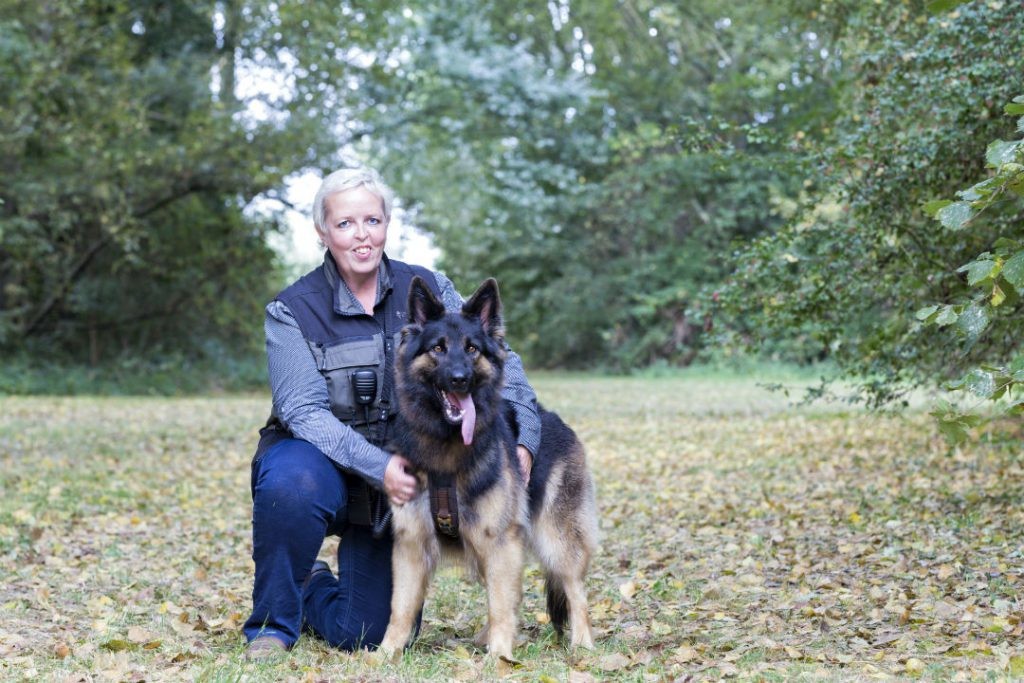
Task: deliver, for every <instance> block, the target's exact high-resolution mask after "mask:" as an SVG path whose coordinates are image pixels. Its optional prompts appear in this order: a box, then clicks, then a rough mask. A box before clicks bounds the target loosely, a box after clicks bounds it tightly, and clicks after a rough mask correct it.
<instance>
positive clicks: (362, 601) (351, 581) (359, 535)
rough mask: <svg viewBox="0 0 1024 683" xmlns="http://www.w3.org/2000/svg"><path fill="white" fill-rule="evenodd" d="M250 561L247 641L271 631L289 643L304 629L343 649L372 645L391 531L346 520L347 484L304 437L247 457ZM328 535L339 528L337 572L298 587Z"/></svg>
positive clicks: (383, 604) (380, 619)
mask: <svg viewBox="0 0 1024 683" xmlns="http://www.w3.org/2000/svg"><path fill="white" fill-rule="evenodd" d="M252 475H253V476H252V486H253V491H252V496H253V504H252V539H253V551H252V559H253V561H254V562H255V563H256V579H255V582H254V584H253V590H252V602H253V609H252V615H251V616H250V617H249V619H248V620H247V621H246V622H245V626H244V627H243V631H244V632H245V637H246V639H247V640H250V641H251V640H252V639H253V638H256V637H258V636H262V635H272V636H274V637H276V638H279V639H281V640H282V641H284V643H285V644H286V645H287V646H288V647H291V646H292V645H293V644H294V643H295V641H296V640H298V638H299V633H300V632H301V631H302V630H303V628H305V629H306V630H308V631H311V632H312V633H314V634H315V635H317V636H319V637H321V638H323V639H324V640H325V641H327V642H328V643H329V644H330V645H332V646H334V647H339V648H342V649H345V650H355V649H357V648H359V647H376V646H377V645H379V644H380V641H381V640H382V639H383V638H384V631H385V629H386V628H387V625H388V619H389V617H390V615H391V535H390V533H388V534H386V535H385V536H384V537H383V538H380V539H375V538H373V535H372V532H371V528H370V527H369V526H350V525H348V523H347V518H348V514H347V509H346V506H347V503H348V489H347V486H346V480H345V477H344V476H343V475H342V473H341V470H339V469H338V468H337V467H336V466H335V465H334V463H333V462H331V460H330V459H328V457H327V456H326V455H324V454H323V453H322V452H321V451H320V450H318V449H317V448H316V447H315V446H313V445H312V444H311V443H309V442H308V441H302V440H300V439H284V440H282V441H280V442H278V443H276V444H275V445H273V446H272V447H271V448H270V449H269V450H267V451H266V452H265V453H264V454H263V455H262V456H259V457H258V458H257V459H256V460H255V461H254V462H253V473H252ZM329 534H339V535H340V536H341V544H340V545H339V547H338V578H337V579H335V578H334V577H333V576H331V575H329V574H327V573H326V572H323V573H320V574H317V576H316V577H315V578H313V579H312V580H310V581H309V582H308V584H307V585H305V586H303V583H304V582H305V581H306V578H307V577H308V576H309V570H310V568H311V567H312V566H313V562H314V560H316V557H317V554H318V553H319V552H320V546H321V545H322V544H323V540H324V538H325V537H326V536H328V535H329Z"/></svg>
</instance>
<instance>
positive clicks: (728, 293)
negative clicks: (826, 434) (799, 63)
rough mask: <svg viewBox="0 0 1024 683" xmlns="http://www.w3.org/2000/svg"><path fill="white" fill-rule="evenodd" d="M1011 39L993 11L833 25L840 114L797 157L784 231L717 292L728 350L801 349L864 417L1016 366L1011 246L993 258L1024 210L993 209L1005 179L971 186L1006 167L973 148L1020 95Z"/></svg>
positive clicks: (855, 17) (998, 132)
mask: <svg viewBox="0 0 1024 683" xmlns="http://www.w3.org/2000/svg"><path fill="white" fill-rule="evenodd" d="M832 16H834V15H828V17H829V18H828V20H829V21H831V20H832V19H831V18H830V17H832ZM822 17H823V21H825V20H826V18H825V15H822ZM822 31H823V32H826V29H824V28H823V29H822ZM1022 33H1024V15H1022V14H1021V13H1020V12H1019V11H1018V8H1017V7H1016V6H1014V5H1013V4H1012V3H1003V2H973V3H968V4H964V5H961V6H959V7H958V8H956V9H955V10H953V11H951V12H946V13H942V14H939V15H937V16H935V17H932V18H928V15H927V14H925V13H923V8H921V7H918V6H915V5H914V4H913V3H910V4H899V5H897V4H894V3H882V4H865V5H858V6H856V7H851V9H850V13H848V14H845V15H844V16H843V17H842V21H839V20H835V24H834V28H833V30H832V34H834V35H836V40H837V41H838V45H839V47H840V49H841V50H842V52H843V53H844V54H845V55H846V60H847V63H846V65H845V66H844V69H845V71H846V73H847V74H849V76H850V81H849V83H848V84H847V85H846V86H845V87H844V89H843V91H842V96H843V100H842V102H841V103H840V105H841V106H840V111H841V113H840V114H838V115H837V117H836V119H835V121H834V123H833V125H832V126H831V128H832V134H831V135H826V136H823V137H822V138H821V139H820V140H818V141H816V142H815V143H814V144H813V146H812V147H811V148H810V149H809V152H813V154H814V156H815V163H816V167H817V171H816V173H814V174H813V175H812V176H810V177H809V178H808V180H807V182H806V191H805V193H804V194H803V196H801V197H800V199H799V207H798V209H797V210H796V212H795V214H794V217H793V219H792V220H791V221H790V222H789V223H788V224H787V225H786V226H785V227H784V228H783V229H781V230H779V231H778V232H777V233H775V234H772V235H771V236H769V237H766V238H764V239H761V240H757V241H755V242H753V243H751V244H750V245H747V246H745V247H744V248H743V249H742V250H740V251H739V253H738V254H737V260H736V271H735V272H734V274H733V276H732V277H731V278H730V279H729V281H728V282H727V283H726V285H725V286H724V287H723V288H721V290H720V291H719V297H720V303H721V305H722V308H721V312H722V314H723V315H724V316H726V317H727V318H728V319H730V320H731V321H732V323H733V328H734V331H733V333H732V336H731V339H732V340H733V341H735V342H738V343H744V344H745V345H746V346H748V347H753V348H760V347H763V346H764V345H765V341H766V340H776V339H792V338H794V337H803V338H805V339H808V340H810V342H811V345H810V346H809V348H814V346H816V347H817V348H818V349H819V350H820V352H821V353H822V354H827V355H829V356H830V357H832V358H833V359H834V360H835V362H836V364H837V367H838V368H839V371H840V375H843V376H846V377H850V378H856V379H857V381H858V382H859V391H858V392H857V394H856V396H855V398H862V399H866V400H868V401H870V402H872V403H875V404H881V403H885V402H888V401H892V400H894V399H897V398H899V397H900V396H901V395H902V394H903V392H904V391H905V390H906V389H907V388H908V387H910V386H914V385H918V384H934V383H937V382H942V381H945V380H951V379H955V378H958V377H961V376H963V375H964V374H965V373H966V372H967V371H968V370H969V369H971V368H973V367H976V366H977V365H979V364H980V363H984V362H986V359H987V358H990V357H991V356H992V351H993V350H994V349H999V351H998V353H999V355H1000V356H1003V357H1010V358H1012V357H1014V356H1015V355H1016V354H1017V353H1019V350H1020V348H1021V346H1020V345H1021V337H1020V335H1019V331H1018V329H1017V328H1018V327H1019V326H1018V325H1015V324H1014V322H1013V320H1012V318H1013V316H1012V315H1011V314H1010V312H1011V311H1014V310H1016V300H1015V299H1013V298H1012V297H1013V294H1011V293H1010V289H1012V287H1011V286H1008V284H1004V283H1007V281H1006V278H1005V277H1004V276H1002V275H1001V273H1002V269H1003V268H1005V261H1006V259H1008V258H1009V257H1010V256H1011V254H1010V253H1009V251H1007V250H1009V249H1012V247H1011V246H1010V245H1009V244H1008V243H1000V244H1002V245H1003V246H1002V247H993V246H992V245H994V244H995V243H996V241H997V240H998V239H999V238H1000V237H1010V238H1013V239H1018V238H1019V230H1020V225H1021V218H1022V216H1024V211H1022V208H1021V206H1020V203H1019V202H1016V203H1014V202H1003V201H1001V199H1002V198H1004V197H1005V196H1007V194H1008V192H1007V190H1009V188H1010V186H1011V185H1012V181H1009V180H1008V178H1006V177H1001V176H999V174H998V172H997V174H995V175H994V176H993V177H991V178H987V179H985V180H984V181H982V182H980V183H977V179H978V177H979V176H980V175H981V174H982V172H983V168H984V165H983V163H982V159H983V158H984V157H986V156H987V158H988V161H989V162H990V163H996V162H998V163H999V164H1004V163H1009V164H1011V166H1010V168H1012V163H1013V162H1012V161H1010V159H1009V157H1010V156H1011V154H1015V152H1014V151H1013V150H1015V149H1016V147H1015V143H998V144H993V145H990V146H989V147H988V148H987V154H986V147H985V146H986V145H987V144H988V142H989V141H990V140H992V139H994V138H999V139H1005V138H1006V136H1007V133H1008V130H1009V127H1008V125H1007V122H1006V119H1005V118H1003V117H1001V116H1000V113H1001V112H1002V110H1003V104H1002V103H1003V102H1007V101H1010V99H1011V98H1012V97H1014V96H1015V95H1017V94H1018V92H1014V90H1019V73H1020V68H1021V64H1022V63H1024V53H1022V48H1021V43H1020V40H1019V36H1020V35H1022ZM967 55H970V57H969V58H968V57H967ZM1013 104H1014V105H1017V104H1020V103H1019V102H1014V103H1013ZM999 167H1000V168H1002V166H1001V165H1000V166H999ZM1007 172H1009V171H1007ZM1007 182H1009V183H1010V184H1009V185H1007ZM963 187H970V189H968V190H965V191H963V192H961V193H960V195H959V196H958V197H957V201H950V200H948V199H940V198H947V197H950V196H951V195H952V194H953V193H954V192H956V191H957V190H958V189H960V188H963ZM1010 194H1012V193H1010ZM989 198H991V199H992V200H993V203H992V205H991V207H990V208H989V209H988V210H987V211H986V213H985V216H984V220H979V217H978V215H977V214H978V209H979V207H980V204H979V203H985V204H986V205H987V202H988V199H989ZM997 200H998V201H997ZM933 217H934V218H933ZM936 219H937V220H936ZM985 249H988V250H989V253H988V254H983V255H982V256H981V257H977V258H973V260H972V255H974V254H979V253H980V252H982V251H983V250H985ZM1000 249H1002V251H1000ZM965 262H970V263H968V265H967V266H966V267H965V268H964V269H963V270H962V271H960V272H958V271H957V269H958V268H960V266H961V265H963V264H964V263H965ZM1014 265H1016V264H1014ZM1010 273H1011V277H1012V276H1013V273H1014V270H1013V266H1011V270H1010ZM985 287H987V289H986V290H985V294H984V295H981V294H979V292H978V291H977V289H976V288H985ZM935 301H941V302H944V303H943V304H942V305H935V306H934V307H928V308H925V309H921V303H922V302H935ZM996 302H999V303H998V304H996ZM996 308H999V309H1000V310H999V312H1000V315H993V313H994V312H995V309H996ZM915 312H917V317H915ZM922 321H927V322H928V324H922Z"/></svg>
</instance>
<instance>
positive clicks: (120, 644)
mask: <svg viewBox="0 0 1024 683" xmlns="http://www.w3.org/2000/svg"><path fill="white" fill-rule="evenodd" d="M131 646H132V644H131V643H129V642H128V641H127V640H121V639H120V638H114V639H112V640H108V641H106V642H105V643H101V644H100V649H101V650H107V651H109V652H121V651H122V650H127V649H128V648H130V647H131Z"/></svg>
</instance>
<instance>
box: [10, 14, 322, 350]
mask: <svg viewBox="0 0 1024 683" xmlns="http://www.w3.org/2000/svg"><path fill="white" fill-rule="evenodd" d="M215 17H220V18H221V19H222V20H223V21H224V26H223V28H222V29H220V30H217V29H215V22H214V19H215ZM254 21H255V19H254V18H252V17H250V26H249V28H250V29H252V25H253V22H254ZM244 28H245V26H244V24H243V21H242V13H241V8H240V7H239V4H238V3H233V2H213V1H212V0H210V1H209V2H198V3H197V2H181V1H173V2H165V3H156V4H154V3H150V2H142V1H139V0H118V1H114V2H103V3H95V2H88V1H86V0H76V1H73V2H63V3H57V4H55V5H54V4H47V3H34V2H15V3H6V4H5V5H4V7H3V9H0V83H2V86H3V87H0V129H2V130H3V131H4V134H3V135H2V136H0V196H2V200H3V203H2V205H0V347H2V348H3V349H4V350H5V352H7V353H10V352H13V351H14V350H18V349H22V350H29V351H31V352H32V353H33V354H45V356H46V357H47V358H48V359H57V360H62V359H67V360H73V361H75V362H91V363H92V364H95V365H99V364H102V363H103V362H106V361H110V360H112V359H115V358H123V357H124V356H125V354H128V355H129V356H132V357H145V358H147V359H148V360H149V361H150V362H159V359H160V357H162V356H164V355H166V354H170V355H174V354H184V355H185V357H201V356H205V355H206V352H205V351H204V349H205V348H207V347H208V346H209V345H210V344H214V345H220V346H223V347H226V348H231V349H232V353H236V354H239V355H246V354H248V355H254V354H259V353H260V352H261V345H260V338H261V335H260V325H261V320H262V314H261V308H262V306H263V304H264V303H265V302H266V300H267V299H268V298H269V296H271V295H272V293H273V291H274V290H275V287H277V286H278V285H279V282H278V278H277V277H276V275H275V274H276V272H277V265H276V262H275V256H274V254H273V253H272V252H271V250H270V249H269V247H268V246H267V240H266V237H267V234H268V233H269V232H270V231H273V230H276V229H278V224H277V219H276V218H274V217H270V218H263V217H258V216H251V215H249V214H248V213H247V212H246V211H245V207H246V205H247V204H249V202H250V201H251V200H252V199H253V198H255V197H257V196H258V195H260V194H261V193H264V192H266V191H267V190H270V189H271V188H273V187H275V186H276V185H279V184H280V183H281V180H282V178H283V176H284V175H285V174H286V173H289V172H291V171H293V170H295V169H296V168H297V167H298V166H300V165H303V164H305V163H308V160H309V159H310V154H313V155H317V156H319V155H322V154H323V152H322V150H321V149H320V148H319V143H316V144H313V143H315V141H316V137H315V129H314V128H313V127H310V126H309V125H308V124H307V123H306V122H305V121H304V120H303V119H301V118H297V117H289V116H288V112H287V110H286V109H285V107H284V106H280V107H279V108H278V113H279V115H281V118H278V119H273V118H271V119H270V120H259V119H258V118H255V117H253V116H252V115H251V113H250V112H251V110H250V109H249V108H248V107H249V102H246V101H239V100H238V99H236V97H235V90H234V86H235V80H234V70H235V60H236V58H238V59H239V62H240V63H244V61H245V59H246V57H247V56H248V55H250V54H254V53H258V52H260V47H259V45H258V44H256V43H251V44H247V45H246V46H243V45H241V41H240V39H239V35H240V34H241V33H243V29H244ZM282 109H285V111H281V110H282Z"/></svg>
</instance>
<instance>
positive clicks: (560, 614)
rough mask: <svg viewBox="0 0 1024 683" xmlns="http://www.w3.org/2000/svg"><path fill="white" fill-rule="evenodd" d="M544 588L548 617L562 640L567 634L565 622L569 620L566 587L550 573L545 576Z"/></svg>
mask: <svg viewBox="0 0 1024 683" xmlns="http://www.w3.org/2000/svg"><path fill="white" fill-rule="evenodd" d="M544 588H545V592H546V593H547V598H548V616H549V617H551V625H552V626H554V627H555V633H557V634H558V638H559V639H561V638H562V635H563V634H564V633H565V622H567V621H568V620H569V600H568V598H567V597H566V595H565V587H564V586H563V585H562V582H561V581H559V580H558V578H557V577H555V576H554V575H553V574H551V573H550V572H549V573H547V574H545V575H544Z"/></svg>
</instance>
